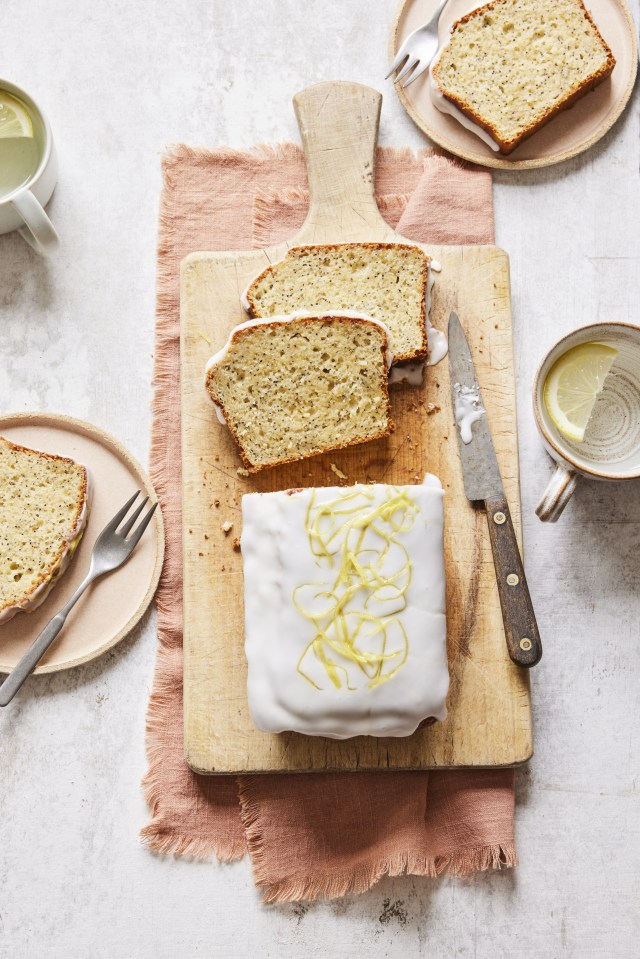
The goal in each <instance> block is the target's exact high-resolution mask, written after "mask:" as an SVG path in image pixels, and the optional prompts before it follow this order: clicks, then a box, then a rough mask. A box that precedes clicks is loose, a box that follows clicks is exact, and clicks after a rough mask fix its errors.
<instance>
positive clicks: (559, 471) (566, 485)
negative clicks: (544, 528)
mask: <svg viewBox="0 0 640 959" xmlns="http://www.w3.org/2000/svg"><path fill="white" fill-rule="evenodd" d="M578 477H579V474H578V473H576V472H575V471H574V470H568V469H567V468H566V467H565V466H562V465H561V464H560V463H558V465H557V466H556V468H555V471H554V473H553V476H552V477H551V479H550V481H549V485H548V486H547V488H546V490H545V491H544V495H543V497H542V499H541V500H540V502H539V503H538V505H537V507H536V515H537V516H538V517H539V518H540V519H541V520H542V522H543V523H555V522H556V520H557V519H558V517H559V516H560V514H561V513H562V511H563V509H564V508H565V506H566V505H567V503H568V502H569V500H570V499H571V497H572V496H573V493H574V490H575V488H576V485H577V483H578Z"/></svg>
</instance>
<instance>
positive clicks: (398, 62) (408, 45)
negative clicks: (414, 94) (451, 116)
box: [385, 0, 447, 90]
mask: <svg viewBox="0 0 640 959" xmlns="http://www.w3.org/2000/svg"><path fill="white" fill-rule="evenodd" d="M446 2H447V0H440V2H439V3H438V6H437V7H436V10H435V13H434V14H433V16H432V17H431V19H430V20H429V22H428V23H425V24H424V25H423V26H422V27H418V29H417V30H414V31H413V33H410V34H409V36H408V37H407V39H406V40H405V41H404V43H403V44H402V46H401V47H400V49H399V50H398V52H397V54H396V58H395V60H394V61H393V63H392V64H391V69H390V70H389V72H388V73H387V75H386V77H385V80H387V79H388V78H389V77H390V76H391V74H392V73H395V71H396V70H399V71H400V72H399V73H398V74H397V75H396V76H395V77H394V80H393V82H394V83H398V81H399V80H402V78H403V77H406V76H407V75H408V74H409V73H411V71H412V70H413V73H411V76H410V77H409V79H408V80H407V82H406V83H403V84H401V86H402V89H403V90H404V89H405V88H406V87H408V86H409V84H410V83H413V81H414V80H417V79H418V77H420V76H422V74H423V73H424V71H425V70H427V69H428V68H429V65H430V64H431V61H432V60H433V57H434V54H435V52H436V50H437V49H438V21H439V19H440V14H441V13H442V8H443V7H444V5H445V3H446ZM405 61H406V63H405ZM403 64H404V66H403ZM400 67H402V69H401V70H400ZM414 68H415V69H414Z"/></svg>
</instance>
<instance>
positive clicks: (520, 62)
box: [431, 0, 616, 154]
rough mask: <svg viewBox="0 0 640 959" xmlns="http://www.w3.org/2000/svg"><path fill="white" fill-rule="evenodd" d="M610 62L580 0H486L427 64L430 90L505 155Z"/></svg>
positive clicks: (589, 86)
mask: <svg viewBox="0 0 640 959" xmlns="http://www.w3.org/2000/svg"><path fill="white" fill-rule="evenodd" d="M615 62H616V61H615V59H614V56H613V54H612V52H611V50H610V49H609V47H608V46H607V44H606V43H605V41H604V39H603V38H602V36H601V34H600V32H599V30H598V28H597V27H596V25H595V23H594V22H593V20H592V18H591V15H590V14H589V11H588V10H587V9H586V7H585V6H584V4H583V3H582V2H581V0H493V2H492V3H488V4H486V5H484V6H481V7H478V9H476V10H473V11H472V12H471V13H468V14H467V16H466V17H462V19H461V20H458V21H457V22H456V23H454V25H453V27H452V31H451V37H450V39H449V41H448V43H447V44H446V45H445V46H444V47H443V48H442V50H441V51H440V53H439V54H437V55H436V58H435V60H434V63H433V64H432V67H431V83H432V89H431V94H432V99H433V101H434V103H435V105H436V106H437V107H438V109H440V110H442V111H443V112H445V113H451V114H452V115H453V116H454V117H456V118H457V119H458V120H459V121H460V122H461V123H462V124H463V125H464V126H465V127H467V128H468V129H471V130H472V131H474V132H475V133H477V134H478V135H479V136H481V138H482V139H484V140H485V141H487V142H489V145H490V146H493V148H494V149H496V150H500V152H501V153H503V154H509V153H511V152H512V151H513V150H515V148H516V147H517V146H518V145H519V144H520V143H521V142H522V141H523V140H524V139H526V138H527V137H530V136H531V135H532V134H533V133H535V132H536V131H537V130H539V129H540V127H542V126H543V125H544V124H545V123H547V122H548V121H549V120H551V119H552V118H553V117H554V116H556V114H558V113H559V112H560V111H561V110H565V109H566V108H567V107H570V106H572V105H573V104H574V103H575V102H576V100H578V99H579V98H580V97H582V96H584V95H585V94H586V93H588V92H589V91H590V90H593V89H594V87H596V86H597V85H598V84H599V83H602V81H603V80H606V78H607V77H608V76H609V75H610V73H611V71H612V70H613V68H614V66H615Z"/></svg>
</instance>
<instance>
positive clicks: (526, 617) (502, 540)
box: [485, 498, 542, 667]
mask: <svg viewBox="0 0 640 959" xmlns="http://www.w3.org/2000/svg"><path fill="white" fill-rule="evenodd" d="M485 506H486V509H487V521H488V523H489V538H490V540H491V549H492V550H493V563H494V566H495V569H496V579H497V580H498V593H499V594H500V604H501V606H502V619H503V620H504V631H505V635H506V639H507V648H508V650H509V656H510V657H511V659H512V660H513V662H514V663H516V664H517V665H518V666H526V667H531V666H535V665H536V663H537V662H539V660H540V657H541V656H542V643H541V642H540V635H539V633H538V626H537V623H536V617H535V613H534V611H533V604H532V602H531V596H530V595H529V587H528V586H527V580H526V577H525V575H524V567H523V565H522V559H521V557H520V550H519V549H518V542H517V540H516V534H515V530H514V528H513V523H512V522H511V514H510V512H509V506H508V504H507V501H506V499H504V498H503V499H496V500H486V502H485Z"/></svg>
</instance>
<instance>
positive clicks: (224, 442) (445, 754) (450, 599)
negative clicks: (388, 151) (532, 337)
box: [181, 83, 532, 773]
mask: <svg viewBox="0 0 640 959" xmlns="http://www.w3.org/2000/svg"><path fill="white" fill-rule="evenodd" d="M381 103H382V96H381V95H380V94H379V93H377V92H376V91H375V90H371V89H369V88H368V87H362V86H357V85H356V84H352V83H323V84H319V85H317V86H314V87H310V88H309V89H307V90H304V91H303V92H302V93H300V94H298V95H297V96H296V97H295V98H294V106H295V111H296V116H297V119H298V124H299V127H300V132H301V135H302V142H303V146H304V150H305V155H306V160H307V167H308V173H309V186H310V191H311V206H310V210H309V216H308V218H307V221H306V222H305V224H304V225H303V227H302V229H301V230H300V233H299V234H298V235H297V236H296V237H295V238H293V239H292V240H291V241H290V242H289V243H283V244H281V245H279V246H276V247H272V248H270V249H266V250H255V251H249V252H241V253H194V254H192V255H191V256H188V257H187V258H186V259H185V260H184V261H183V263H182V271H181V319H182V443H183V454H182V455H183V526H184V707H185V715H184V719H185V723H184V734H185V755H186V760H187V762H188V763H189V765H190V766H191V767H192V768H193V769H194V770H196V771H198V772H201V773H228V772H279V771H282V772H291V771H312V770H316V771H318V770H329V769H333V770H337V769H345V770H349V769H394V768H397V769H429V768H433V767H455V766H508V765H514V764H516V763H521V762H524V761H525V760H527V759H529V758H530V756H531V754H532V736H531V708H530V698H529V685H528V676H527V673H526V672H525V671H523V670H520V669H519V668H518V667H516V666H514V665H513V664H512V663H511V661H510V660H509V657H508V655H507V649H506V645H505V639H504V632H503V626H502V617H501V613H500V602H499V599H498V591H497V587H496V582H495V574H494V569H493V562H492V558H491V547H490V543H489V537H488V533H487V522H486V517H485V514H484V512H483V511H480V510H476V509H474V508H473V507H472V506H471V505H470V504H469V502H468V501H467V499H466V498H465V495H464V490H463V485H462V475H461V472H460V462H459V454H458V447H457V439H456V436H455V433H454V427H453V419H452V412H451V402H450V398H449V374H448V368H447V361H446V360H445V361H443V362H442V363H440V364H439V365H437V366H434V367H431V368H429V369H428V370H427V376H426V383H425V384H424V386H423V387H418V388H416V387H409V386H408V385H406V384H405V385H401V386H398V387H394V388H393V389H392V406H393V418H394V420H395V423H396V431H395V433H393V435H392V436H391V437H389V438H387V439H384V440H381V441H379V442H376V443H365V444H363V445H361V446H354V447H351V448H350V449H347V450H339V451H336V452H333V453H329V454H327V455H326V456H320V457H315V458H313V459H310V460H307V461H304V462H301V463H295V464H289V465H286V466H282V467H278V468H276V469H271V470H266V471H264V472H263V473H260V474H257V475H254V476H250V477H243V476H242V475H241V474H239V473H238V469H239V468H241V467H242V463H241V460H240V457H239V455H238V452H237V450H236V447H235V444H234V443H233V441H232V439H231V436H230V434H229V431H228V430H227V429H225V428H223V427H222V426H221V425H220V424H219V423H218V421H217V420H216V417H215V413H214V411H213V408H212V406H211V404H210V403H209V400H208V398H207V396H206V394H205V391H204V389H203V375H204V368H205V364H206V362H207V360H208V359H209V357H210V356H211V355H212V353H213V352H215V351H216V350H218V349H219V348H220V347H221V346H222V345H223V344H224V342H225V341H226V339H227V336H228V334H229V331H230V330H231V329H232V327H233V326H235V325H236V324H237V323H240V322H242V321H243V319H246V316H245V314H244V313H243V310H242V307H241V305H240V295H241V293H242V291H243V289H244V288H245V286H246V285H247V283H248V282H249V281H250V280H251V279H252V278H253V277H254V276H256V274H257V273H259V272H260V271H261V270H263V269H264V268H265V266H267V265H268V264H269V263H272V262H274V261H275V260H279V259H281V258H282V257H283V256H284V255H285V253H286V251H287V249H288V247H289V246H293V245H296V244H300V243H327V242H328V243H336V242H347V241H364V240H379V241H387V242H389V241H392V242H393V241H396V242H397V241H403V242H407V241H406V240H404V239H403V238H402V237H400V236H398V235H397V234H395V233H394V232H393V231H392V230H391V229H390V228H389V227H388V226H387V224H386V223H385V221H384V220H383V219H382V217H381V216H380V213H379V212H378V208H377V206H376V203H375V199H374V195H373V181H374V155H375V146H376V140H377V133H378V122H379V116H380V107H381ZM409 242H412V241H409ZM424 249H425V250H426V251H427V252H429V253H431V254H432V255H433V256H434V257H436V258H437V259H438V260H439V261H440V262H441V264H442V272H441V273H440V274H438V277H437V281H436V285H435V289H434V299H433V309H432V319H433V322H434V325H435V326H437V327H440V328H441V329H445V328H446V322H447V318H448V315H449V311H450V310H451V309H455V310H456V311H457V313H458V314H459V316H460V318H461V320H462V322H463V324H464V325H465V327H466V331H467V334H468V337H469V341H470V344H471V348H472V350H473V352H474V356H475V361H476V367H477V371H478V376H479V380H480V385H481V387H482V393H483V397H484V400H485V404H486V408H487V415H488V418H489V423H490V425H491V429H492V433H493V437H494V440H495V445H496V450H497V455H498V460H499V463H500V467H501V470H502V476H503V479H504V485H505V489H506V492H507V496H508V498H509V503H510V507H511V512H512V514H513V517H514V522H515V523H516V525H517V528H518V529H519V523H520V500H519V487H518V453H517V433H516V414H515V395H514V375H513V354H512V342H511V313H510V294H509V264H508V259H507V256H506V254H505V253H504V252H502V251H501V250H499V249H497V248H496V247H491V246H464V247H427V246H424ZM430 404H433V406H431V405H430ZM333 465H335V466H336V467H337V468H338V469H339V470H340V471H341V472H342V473H343V474H344V475H345V476H346V477H347V479H346V480H340V479H339V478H338V475H336V473H335V471H334V470H333V469H332V466H333ZM426 471H428V472H432V473H435V474H436V475H437V476H439V477H440V478H441V480H442V483H443V485H444V488H445V490H446V498H445V510H446V513H445V517H446V533H445V551H446V574H447V622H448V625H447V634H448V654H449V667H450V672H451V689H450V693H449V697H448V710H449V715H448V718H447V720H446V721H445V722H444V723H438V724H436V725H435V726H432V727H430V728H427V729H423V730H419V731H418V732H417V733H415V734H414V735H413V736H410V737H407V738H405V739H376V738H370V737H358V738H355V739H350V740H346V741H343V742H337V741H335V740H328V739H322V738H315V737H306V736H302V735H299V734H296V733H284V734H281V735H270V734H266V733H262V732H258V731H257V730H256V729H254V727H253V725H252V723H251V719H250V717H249V712H248V708H247V698H246V662H245V656H244V616H243V580H242V558H241V555H240V553H239V552H237V551H236V549H234V541H235V540H236V537H239V536H240V533H241V514H240V501H241V497H242V495H243V494H244V493H250V492H254V491H260V492H267V491H272V490H282V489H288V488H291V487H307V486H333V485H338V483H342V484H343V485H347V484H351V483H355V482H367V481H369V480H373V481H376V482H384V483H398V484H404V483H414V482H421V480H422V476H423V474H424V473H425V472H426ZM227 521H228V522H231V523H233V528H232V530H231V531H230V532H229V533H227V534H225V532H224V531H223V530H222V528H221V527H222V525H223V524H224V523H226V522H227ZM275 640H277V637H274V641H275Z"/></svg>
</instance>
